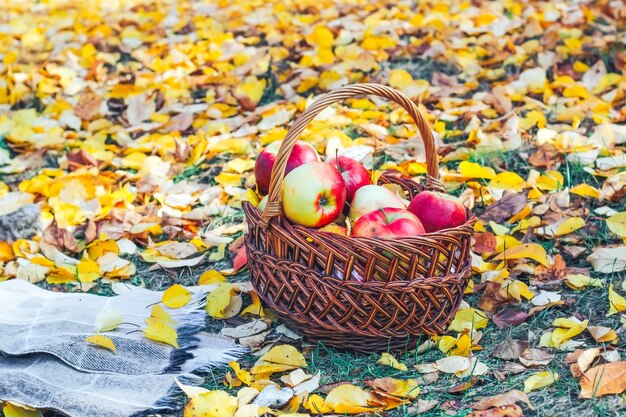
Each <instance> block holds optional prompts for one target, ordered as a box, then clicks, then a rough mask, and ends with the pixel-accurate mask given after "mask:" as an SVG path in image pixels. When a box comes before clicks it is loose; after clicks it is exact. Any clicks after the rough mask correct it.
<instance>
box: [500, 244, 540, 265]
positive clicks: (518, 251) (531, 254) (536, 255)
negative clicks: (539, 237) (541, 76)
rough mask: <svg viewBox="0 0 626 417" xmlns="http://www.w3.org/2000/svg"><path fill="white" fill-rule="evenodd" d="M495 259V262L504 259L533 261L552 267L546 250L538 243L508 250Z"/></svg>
mask: <svg viewBox="0 0 626 417" xmlns="http://www.w3.org/2000/svg"><path fill="white" fill-rule="evenodd" d="M493 259H494V260H495V261H501V260H503V259H507V260H508V259H532V260H533V261H536V262H539V263H540V264H541V265H543V266H550V261H549V260H548V256H547V254H546V250H545V249H544V248H543V246H541V245H540V244H538V243H524V244H521V245H517V246H513V247H512V248H506V249H505V250H504V252H502V253H499V254H498V255H496V256H495V257H494V258H493Z"/></svg>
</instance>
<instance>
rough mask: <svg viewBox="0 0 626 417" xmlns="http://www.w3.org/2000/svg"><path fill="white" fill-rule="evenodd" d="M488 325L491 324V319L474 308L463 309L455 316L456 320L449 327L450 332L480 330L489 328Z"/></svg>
mask: <svg viewBox="0 0 626 417" xmlns="http://www.w3.org/2000/svg"><path fill="white" fill-rule="evenodd" d="M487 323H489V319H488V318H487V315H486V314H485V313H483V312H482V311H480V310H478V309H475V308H473V307H469V308H461V309H459V310H457V312H456V314H455V315H454V319H453V320H452V322H451V323H450V325H449V326H448V331H453V332H462V331H463V330H470V331H473V330H478V329H482V328H484V327H487Z"/></svg>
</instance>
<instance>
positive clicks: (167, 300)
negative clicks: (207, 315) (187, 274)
mask: <svg viewBox="0 0 626 417" xmlns="http://www.w3.org/2000/svg"><path fill="white" fill-rule="evenodd" d="M190 300H191V292H189V290H188V289H187V288H185V287H183V286H182V285H180V284H174V285H172V286H171V287H169V288H168V289H167V290H165V292H163V298H162V299H161V302H162V303H163V304H165V305H166V306H168V307H169V308H180V307H183V306H186V305H187V303H189V301H190Z"/></svg>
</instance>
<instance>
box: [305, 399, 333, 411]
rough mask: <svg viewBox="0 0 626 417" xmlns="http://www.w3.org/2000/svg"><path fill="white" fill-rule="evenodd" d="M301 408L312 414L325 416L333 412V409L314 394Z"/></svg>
mask: <svg viewBox="0 0 626 417" xmlns="http://www.w3.org/2000/svg"><path fill="white" fill-rule="evenodd" d="M303 406H304V408H306V409H307V410H310V411H312V412H313V413H314V414H327V413H330V412H332V411H333V407H332V406H331V405H330V404H328V403H326V401H324V398H322V397H320V396H319V395H316V394H313V395H309V397H308V398H307V399H306V402H305V403H304V404H303Z"/></svg>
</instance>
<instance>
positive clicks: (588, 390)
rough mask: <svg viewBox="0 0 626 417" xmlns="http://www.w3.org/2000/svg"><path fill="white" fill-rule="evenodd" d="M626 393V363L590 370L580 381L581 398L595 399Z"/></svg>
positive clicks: (601, 366) (609, 364)
mask: <svg viewBox="0 0 626 417" xmlns="http://www.w3.org/2000/svg"><path fill="white" fill-rule="evenodd" d="M624 391H626V361H621V362H613V363H606V364H603V365H598V366H595V367H593V368H591V369H589V370H588V371H587V372H586V374H585V375H583V377H582V378H581V379H580V397H581V398H594V397H601V396H603V395H608V394H621V393H622V392H624Z"/></svg>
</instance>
